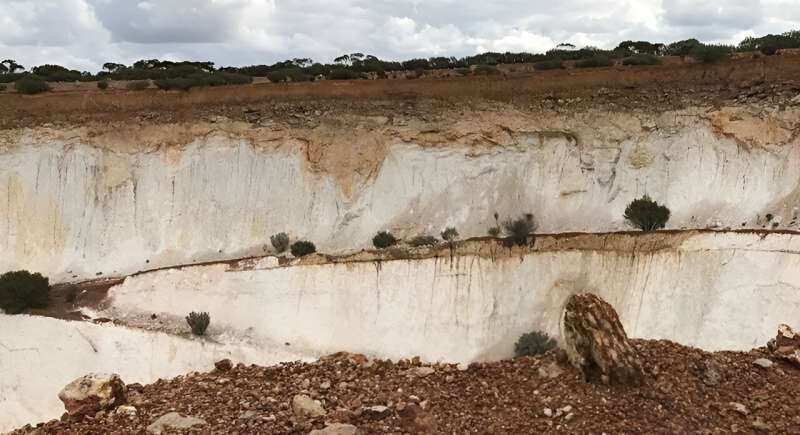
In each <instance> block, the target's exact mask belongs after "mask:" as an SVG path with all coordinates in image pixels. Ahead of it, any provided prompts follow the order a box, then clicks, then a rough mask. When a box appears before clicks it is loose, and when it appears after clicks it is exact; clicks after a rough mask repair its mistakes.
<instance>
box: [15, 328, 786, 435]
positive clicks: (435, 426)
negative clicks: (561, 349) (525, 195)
mask: <svg viewBox="0 0 800 435" xmlns="http://www.w3.org/2000/svg"><path fill="white" fill-rule="evenodd" d="M634 343H635V346H636V347H637V349H638V350H639V352H641V354H642V357H643V360H644V362H645V370H646V372H647V376H648V381H647V383H646V384H645V386H643V387H639V388H630V387H607V386H598V385H594V384H589V383H586V382H585V381H584V380H583V378H582V377H581V376H580V374H579V373H578V372H577V371H575V370H573V369H572V368H570V367H568V366H565V365H563V364H561V365H560V368H561V370H562V373H561V374H560V375H557V376H555V377H553V378H548V377H543V376H542V375H540V374H539V369H540V368H546V367H551V364H554V363H555V364H558V363H557V357H556V356H555V354H552V353H551V354H548V355H546V356H544V357H537V358H517V359H514V360H507V361H501V362H497V363H487V364H473V365H471V366H470V367H469V368H468V369H467V370H459V369H458V368H457V367H455V366H451V365H435V366H432V370H428V369H422V370H420V369H419V367H417V366H416V365H415V364H413V363H411V362H409V361H401V362H399V363H392V362H388V361H374V362H370V363H366V364H365V360H364V359H362V358H357V357H353V356H350V357H347V356H339V357H331V358H327V359H323V360H322V361H319V362H315V363H310V364H301V363H288V364H282V365H278V366H274V367H267V368H264V367H257V366H249V367H246V366H243V365H239V366H237V367H234V369H233V370H232V371H227V372H220V371H214V372H210V373H203V374H197V373H195V374H189V375H187V376H185V377H178V378H176V379H173V380H169V381H164V380H162V381H158V382H156V383H155V384H152V385H148V386H144V387H142V386H139V385H133V386H131V387H130V392H129V402H130V404H132V405H133V406H135V407H136V409H137V413H136V415H135V416H122V415H106V414H101V415H98V416H96V417H95V418H90V419H86V420H82V421H77V420H73V421H70V420H69V419H64V421H63V422H62V421H58V420H54V421H52V422H49V423H47V424H44V425H41V426H40V427H39V428H32V427H28V428H25V429H22V430H19V431H17V432H15V435H17V434H30V433H38V434H62V433H81V434H105V433H144V431H145V429H146V427H147V426H148V425H150V424H151V423H152V422H153V421H154V420H155V419H157V418H158V417H160V416H162V415H164V414H166V413H168V412H172V411H177V412H179V413H182V414H183V415H190V416H194V417H199V418H202V419H204V420H205V421H206V422H207V423H206V424H204V425H201V426H196V427H195V428H194V429H193V433H229V434H233V433H238V434H245V433H270V434H307V433H308V432H309V431H310V430H312V429H315V428H316V429H319V428H322V427H324V426H325V424H326V423H329V422H340V423H348V424H352V425H355V426H357V427H358V428H359V429H360V430H361V431H362V433H363V434H390V433H391V434H400V433H412V432H416V431H426V432H427V433H442V434H452V433H457V434H463V433H486V434H489V433H492V434H499V433H507V434H533V433H596V434H599V433H602V432H605V433H737V432H738V433H792V432H794V433H796V430H797V427H798V425H800V416H798V414H797V412H796V411H797V410H796V404H797V403H798V400H800V370H798V369H797V368H794V367H792V366H790V365H788V364H786V363H782V362H776V363H775V364H774V365H773V366H772V367H770V368H762V367H760V366H756V365H754V364H753V361H755V360H756V359H758V358H764V357H767V355H766V354H765V353H764V352H763V351H762V350H754V351H751V352H749V353H743V352H739V353H734V352H719V353H713V354H712V353H707V352H703V351H700V350H697V349H692V348H687V347H683V346H680V345H677V344H675V343H671V342H667V341H644V340H634ZM424 370H427V371H428V372H430V373H426V372H425V371H424ZM295 394H306V395H308V396H310V397H311V398H313V399H315V400H319V401H320V402H321V403H322V405H323V406H324V408H325V409H326V411H327V416H325V417H318V418H313V419H309V420H303V419H299V418H297V417H296V416H295V415H294V414H293V411H292V407H291V401H292V397H293V396H294V395H295ZM374 406H385V407H386V409H383V408H372V409H370V408H371V407H374ZM417 407H419V408H417ZM411 408H413V409H415V410H417V411H419V410H420V409H423V412H422V416H423V417H424V418H423V419H422V420H425V421H426V422H427V424H423V425H416V426H415V425H413V424H411V423H410V420H409V418H408V417H404V416H407V415H408V413H409V410H410V409H411ZM546 409H547V410H546ZM548 410H549V411H548ZM547 413H550V414H551V416H549V417H548V416H547V415H546V414H547Z"/></svg>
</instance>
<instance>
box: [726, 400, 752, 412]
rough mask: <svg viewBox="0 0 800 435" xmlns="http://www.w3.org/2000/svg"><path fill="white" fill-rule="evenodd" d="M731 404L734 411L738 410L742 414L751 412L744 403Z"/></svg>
mask: <svg viewBox="0 0 800 435" xmlns="http://www.w3.org/2000/svg"><path fill="white" fill-rule="evenodd" d="M730 405H731V408H732V409H733V410H734V411H736V412H738V413H739V414H742V415H747V414H750V411H748V410H747V407H746V406H744V405H742V404H741V403H737V402H731V403H730Z"/></svg>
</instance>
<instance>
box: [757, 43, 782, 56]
mask: <svg viewBox="0 0 800 435" xmlns="http://www.w3.org/2000/svg"><path fill="white" fill-rule="evenodd" d="M758 51H760V52H761V53H762V54H763V55H765V56H773V55H775V53H777V52H778V46H777V45H774V44H764V45H762V46H761V47H760V48H759V49H758Z"/></svg>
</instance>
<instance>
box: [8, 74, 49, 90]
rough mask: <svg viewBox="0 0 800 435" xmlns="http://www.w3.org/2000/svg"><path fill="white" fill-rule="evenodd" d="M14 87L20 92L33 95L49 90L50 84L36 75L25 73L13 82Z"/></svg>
mask: <svg viewBox="0 0 800 435" xmlns="http://www.w3.org/2000/svg"><path fill="white" fill-rule="evenodd" d="M14 89H16V91H17V92H19V93H20V94H26V95H33V94H40V93H42V92H47V91H49V90H50V85H48V84H47V82H46V81H44V79H43V78H41V77H39V76H37V75H33V74H26V75H24V76H22V77H21V78H20V79H19V80H17V81H16V82H14Z"/></svg>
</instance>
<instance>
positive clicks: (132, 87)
mask: <svg viewBox="0 0 800 435" xmlns="http://www.w3.org/2000/svg"><path fill="white" fill-rule="evenodd" d="M149 87H150V80H134V81H132V82H128V84H127V85H125V88H127V89H128V90H129V91H143V90H145V89H147V88H149Z"/></svg>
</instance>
